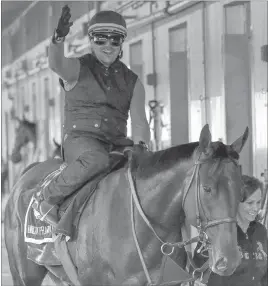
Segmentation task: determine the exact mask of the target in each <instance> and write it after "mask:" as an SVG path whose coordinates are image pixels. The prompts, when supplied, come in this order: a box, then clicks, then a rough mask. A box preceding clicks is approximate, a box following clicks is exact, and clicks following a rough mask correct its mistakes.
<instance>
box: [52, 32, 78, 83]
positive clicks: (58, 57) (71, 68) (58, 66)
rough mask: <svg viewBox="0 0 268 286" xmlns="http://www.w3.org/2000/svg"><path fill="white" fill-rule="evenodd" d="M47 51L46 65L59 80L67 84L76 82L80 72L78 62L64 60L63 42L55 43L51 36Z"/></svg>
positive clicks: (75, 59) (76, 60)
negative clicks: (47, 64)
mask: <svg viewBox="0 0 268 286" xmlns="http://www.w3.org/2000/svg"><path fill="white" fill-rule="evenodd" d="M53 38H54V39H52V41H51V43H50V45H49V51H48V63H49V67H50V68H51V70H53V71H54V72H55V73H56V74H57V75H59V77H60V78H62V79H63V80H65V81H67V82H74V81H77V79H78V76H79V71H80V62H79V59H77V58H66V57H65V56H64V42H63V41H62V42H58V43H57V42H56V41H55V36H53Z"/></svg>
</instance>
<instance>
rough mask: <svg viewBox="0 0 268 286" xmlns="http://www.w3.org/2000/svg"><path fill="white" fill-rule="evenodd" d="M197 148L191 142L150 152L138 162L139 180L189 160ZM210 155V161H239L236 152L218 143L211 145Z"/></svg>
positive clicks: (196, 143) (196, 144)
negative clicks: (217, 159)
mask: <svg viewBox="0 0 268 286" xmlns="http://www.w3.org/2000/svg"><path fill="white" fill-rule="evenodd" d="M198 146H199V142H191V143H188V144H183V145H177V146H173V147H171V148H168V149H165V150H161V151H157V152H152V153H151V154H150V155H148V156H146V157H145V158H143V159H140V160H139V166H138V169H137V174H138V176H139V177H140V178H149V177H151V176H153V175H154V174H156V173H159V172H161V171H166V170H168V169H170V168H172V167H174V166H175V165H177V164H178V163H181V162H183V161H185V160H187V159H189V158H190V157H191V156H192V155H193V153H194V151H195V150H196V148H197V147H198ZM210 153H211V154H210V156H211V158H212V159H216V158H220V159H225V158H232V159H234V160H238V159H239V154H238V153H237V152H235V151H233V150H232V149H231V148H230V147H229V146H227V145H225V144H223V143H222V142H220V141H217V142H212V143H211V152H210Z"/></svg>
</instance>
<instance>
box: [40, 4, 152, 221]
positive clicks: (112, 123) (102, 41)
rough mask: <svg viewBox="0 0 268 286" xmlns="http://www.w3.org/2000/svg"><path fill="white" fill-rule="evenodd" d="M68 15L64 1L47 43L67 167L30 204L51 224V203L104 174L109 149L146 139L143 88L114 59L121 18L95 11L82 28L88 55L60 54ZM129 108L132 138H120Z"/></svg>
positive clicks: (120, 40) (54, 214) (119, 42)
mask: <svg viewBox="0 0 268 286" xmlns="http://www.w3.org/2000/svg"><path fill="white" fill-rule="evenodd" d="M70 18H71V14H70V8H69V7H68V6H67V5H66V6H64V7H63V9H62V15H61V17H60V19H59V22H58V27H57V29H56V30H55V32H54V35H53V37H52V42H51V43H50V46H49V66H50V68H51V69H52V70H53V71H54V72H55V73H57V75H59V77H60V83H61V85H62V87H63V88H64V90H65V109H64V112H65V119H64V140H63V150H64V157H65V161H66V163H67V166H66V167H65V168H64V169H63V170H62V172H61V173H60V174H59V175H58V176H57V177H55V178H54V179H53V180H52V181H51V182H50V183H49V184H48V186H46V187H44V188H41V189H39V191H38V192H37V195H36V200H37V202H38V203H37V204H36V205H35V208H36V209H37V210H38V211H39V212H40V213H41V214H42V215H44V216H45V220H46V221H47V222H49V223H51V224H54V225H57V223H58V221H59V219H58V214H57V211H55V210H57V205H59V204H61V203H62V202H63V200H64V199H65V198H66V197H68V196H70V195H71V194H73V193H74V192H75V191H76V190H77V189H78V188H80V187H82V186H83V185H84V184H85V183H86V182H88V181H89V180H91V179H93V178H96V177H98V176H100V174H103V173H104V172H107V170H108V169H109V166H110V157H109V152H111V151H113V150H118V149H120V150H122V148H124V147H126V146H133V144H134V146H133V148H135V147H139V148H140V147H141V149H140V150H145V149H146V147H147V144H148V143H149V141H150V129H149V125H148V122H147V119H146V114H145V90H144V86H143V84H142V83H141V81H140V79H139V78H138V76H137V75H136V74H135V73H134V72H132V71H131V70H130V69H128V68H127V67H126V65H125V64H123V63H122V62H121V61H120V58H121V57H122V44H123V42H124V40H125V38H126V36H127V28H126V22H125V20H124V18H123V17H122V16H121V15H120V14H118V13H116V12H114V11H101V12H99V13H97V14H96V15H95V16H94V17H93V18H92V19H91V20H90V22H89V28H88V35H89V39H90V44H91V48H92V53H91V54H86V55H84V56H82V57H80V58H66V57H64V39H65V37H66V36H67V34H68V33H69V31H70V27H71V26H72V22H70ZM129 112H130V116H131V120H132V139H133V141H132V140H130V139H128V138H127V137H126V136H127V119H128V114H129ZM82 203H83V201H81V202H77V205H80V206H81V205H82ZM55 205H56V208H55V207H54V208H53V206H55Z"/></svg>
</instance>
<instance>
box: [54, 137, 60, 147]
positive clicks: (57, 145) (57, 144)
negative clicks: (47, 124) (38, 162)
mask: <svg viewBox="0 0 268 286" xmlns="http://www.w3.org/2000/svg"><path fill="white" fill-rule="evenodd" d="M53 142H54V145H55V146H56V147H60V144H59V143H57V142H56V140H55V138H53Z"/></svg>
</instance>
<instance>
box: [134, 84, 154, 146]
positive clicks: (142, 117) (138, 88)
mask: <svg viewBox="0 0 268 286" xmlns="http://www.w3.org/2000/svg"><path fill="white" fill-rule="evenodd" d="M130 117H131V129H132V140H133V141H134V143H135V144H138V143H139V142H140V141H143V142H144V143H146V144H147V145H148V144H149V142H150V127H149V124H148V121H147V118H146V113H145V89H144V86H143V84H142V82H141V81H140V79H139V78H138V79H137V81H136V84H135V88H134V91H133V96H132V100H131V103H130Z"/></svg>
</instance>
